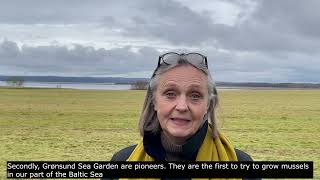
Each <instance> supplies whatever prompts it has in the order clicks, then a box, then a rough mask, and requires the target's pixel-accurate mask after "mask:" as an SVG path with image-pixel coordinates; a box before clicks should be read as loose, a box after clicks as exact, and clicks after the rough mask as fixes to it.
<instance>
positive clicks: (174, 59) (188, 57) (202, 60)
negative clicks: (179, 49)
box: [157, 52, 208, 68]
mask: <svg viewBox="0 0 320 180" xmlns="http://www.w3.org/2000/svg"><path fill="white" fill-rule="evenodd" d="M183 60H185V61H187V62H189V63H190V64H193V65H194V66H196V67H199V66H200V65H202V64H204V65H205V66H206V67H207V68H208V63H207V57H206V56H204V55H202V54H199V53H187V54H184V53H181V54H179V53H175V52H168V53H165V54H163V55H161V56H159V61H158V67H159V66H160V65H161V64H166V65H171V64H178V63H179V61H183ZM158 67H157V68H158Z"/></svg>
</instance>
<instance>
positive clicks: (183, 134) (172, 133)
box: [167, 128, 192, 144]
mask: <svg viewBox="0 0 320 180" xmlns="http://www.w3.org/2000/svg"><path fill="white" fill-rule="evenodd" d="M167 133H168V135H169V137H170V138H171V139H172V141H174V142H175V143H177V144H182V143H183V142H185V140H187V139H188V138H189V137H191V136H192V132H191V131H190V129H189V130H188V129H184V128H172V129H169V131H168V132H167Z"/></svg>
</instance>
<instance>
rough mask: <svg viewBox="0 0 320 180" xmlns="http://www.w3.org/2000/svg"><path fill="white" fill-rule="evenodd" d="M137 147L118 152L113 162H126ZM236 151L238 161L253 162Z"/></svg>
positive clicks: (246, 155) (244, 154) (247, 155)
mask: <svg viewBox="0 0 320 180" xmlns="http://www.w3.org/2000/svg"><path fill="white" fill-rule="evenodd" d="M136 146H137V145H136V144H135V145H131V146H128V147H126V148H124V149H122V150H120V151H118V152H117V153H115V154H114V155H113V156H112V158H111V161H126V160H127V159H128V158H129V156H130V155H131V153H132V151H133V150H134V148H135V147H136ZM234 150H235V152H236V154H237V157H238V161H253V160H252V158H251V157H250V155H249V154H247V153H245V152H243V151H241V150H239V149H234Z"/></svg>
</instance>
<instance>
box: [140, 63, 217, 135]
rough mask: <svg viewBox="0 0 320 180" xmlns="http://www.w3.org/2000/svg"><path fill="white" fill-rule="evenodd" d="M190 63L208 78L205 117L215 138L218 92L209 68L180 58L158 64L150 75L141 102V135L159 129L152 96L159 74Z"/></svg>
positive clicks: (158, 130) (153, 95)
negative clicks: (142, 102) (170, 62)
mask: <svg viewBox="0 0 320 180" xmlns="http://www.w3.org/2000/svg"><path fill="white" fill-rule="evenodd" d="M188 64H189V65H191V66H193V67H196V68H197V69H199V70H201V71H202V72H204V73H205V74H206V76H207V79H208V95H209V100H208V111H207V113H206V116H205V119H207V118H209V120H210V122H211V125H212V137H213V138H216V137H217V136H218V130H217V122H216V121H217V120H216V112H215V111H216V107H217V105H218V94H217V90H216V85H215V83H214V81H213V79H212V77H211V74H210V72H209V69H208V68H207V67H206V65H205V64H202V65H199V66H195V65H193V64H191V63H189V62H188V61H185V60H180V61H178V63H177V64H172V65H163V64H162V65H160V66H159V67H158V69H156V71H155V72H154V75H153V76H152V77H151V79H150V82H149V86H148V89H147V94H146V96H145V101H144V104H143V108H142V112H141V115H140V120H139V130H140V134H141V136H143V135H144V132H145V131H149V132H152V133H154V134H156V133H158V132H160V131H161V127H160V123H159V120H158V118H157V112H156V111H155V110H154V100H155V99H154V97H155V92H156V90H157V85H158V83H159V77H160V75H161V74H163V73H165V72H167V71H169V70H170V69H172V68H174V67H177V66H181V65H188Z"/></svg>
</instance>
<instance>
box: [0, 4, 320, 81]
mask: <svg viewBox="0 0 320 180" xmlns="http://www.w3.org/2000/svg"><path fill="white" fill-rule="evenodd" d="M319 8H320V1H319V0H308V1H302V0H255V1H251V0H234V1H232V0H197V1H194V0H130V1H128V0H112V1H111V0H81V1H80V0H54V1H52V0H28V1H21V0H1V2H0V75H55V76H97V77H101V76H103V77H106V76H117V77H146V78H149V77H150V76H151V73H152V71H153V70H154V68H155V67H156V65H157V61H158V56H159V55H160V54H162V53H165V52H168V51H176V52H180V53H181V52H200V53H202V54H204V55H206V56H207V57H208V63H209V68H210V71H211V73H212V75H213V76H214V79H215V80H216V81H232V82H313V83H320V80H319V79H320V75H319V74H320V11H319Z"/></svg>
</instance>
